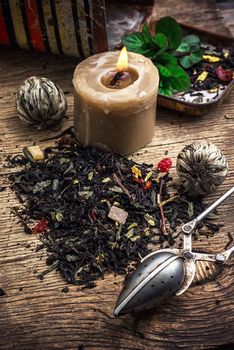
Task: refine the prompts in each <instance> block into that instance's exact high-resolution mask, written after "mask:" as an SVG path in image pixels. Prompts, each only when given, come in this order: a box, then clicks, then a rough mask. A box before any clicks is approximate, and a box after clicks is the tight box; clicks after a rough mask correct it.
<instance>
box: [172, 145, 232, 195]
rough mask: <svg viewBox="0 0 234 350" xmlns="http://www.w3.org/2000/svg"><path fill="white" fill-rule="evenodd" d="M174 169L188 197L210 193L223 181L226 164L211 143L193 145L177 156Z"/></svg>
mask: <svg viewBox="0 0 234 350" xmlns="http://www.w3.org/2000/svg"><path fill="white" fill-rule="evenodd" d="M176 169H177V172H178V175H179V177H180V180H181V182H182V186H183V188H184V190H185V191H186V192H188V193H189V194H190V195H193V196H197V195H205V194H208V193H211V192H212V191H214V190H215V189H216V187H217V186H219V185H221V184H222V182H223V181H224V179H225V177H226V175H227V170H228V164H227V160H226V158H225V156H224V155H223V153H222V152H221V151H220V150H219V148H218V147H217V146H215V145H214V144H212V143H193V144H190V145H187V146H185V147H184V148H183V149H182V151H181V152H180V153H179V154H178V157H177V163H176Z"/></svg>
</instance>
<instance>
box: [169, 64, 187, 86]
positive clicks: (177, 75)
mask: <svg viewBox="0 0 234 350" xmlns="http://www.w3.org/2000/svg"><path fill="white" fill-rule="evenodd" d="M166 68H167V69H168V70H169V71H170V72H171V76H170V77H168V78H167V79H168V82H169V83H170V85H171V87H172V88H173V90H175V91H185V90H187V89H188V88H189V87H190V79H189V76H188V74H187V73H186V72H185V71H184V70H183V68H181V67H179V66H177V67H176V66H171V65H167V67H166Z"/></svg>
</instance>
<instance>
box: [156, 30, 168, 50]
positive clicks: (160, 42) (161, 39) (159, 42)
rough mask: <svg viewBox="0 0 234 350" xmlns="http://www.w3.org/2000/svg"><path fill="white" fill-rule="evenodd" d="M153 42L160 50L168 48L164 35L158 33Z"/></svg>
mask: <svg viewBox="0 0 234 350" xmlns="http://www.w3.org/2000/svg"><path fill="white" fill-rule="evenodd" d="M152 41H153V42H154V43H155V44H156V45H157V46H159V47H160V48H166V47H167V46H168V40H167V37H166V35H164V34H162V33H158V34H156V35H155V36H154V37H152Z"/></svg>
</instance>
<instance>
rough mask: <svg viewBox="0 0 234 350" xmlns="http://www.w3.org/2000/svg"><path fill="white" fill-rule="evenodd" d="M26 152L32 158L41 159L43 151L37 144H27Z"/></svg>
mask: <svg viewBox="0 0 234 350" xmlns="http://www.w3.org/2000/svg"><path fill="white" fill-rule="evenodd" d="M27 150H28V152H29V153H30V155H31V156H32V158H33V160H43V159H44V153H43V151H42V150H41V149H40V147H39V146H29V147H27Z"/></svg>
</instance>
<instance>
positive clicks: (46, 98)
mask: <svg viewBox="0 0 234 350" xmlns="http://www.w3.org/2000/svg"><path fill="white" fill-rule="evenodd" d="M16 109H17V114H18V116H19V118H20V119H21V120H22V121H23V122H25V123H26V124H28V125H31V126H33V127H34V128H36V129H45V128H49V127H52V126H56V125H58V124H59V122H60V121H61V119H62V118H63V117H64V115H65V113H66V110H67V101H66V97H65V95H64V93H63V91H62V89H61V88H60V87H59V86H58V85H57V84H55V83H53V82H52V81H51V80H49V79H47V78H41V77H36V76H33V77H30V78H27V79H26V80H25V81H24V82H23V84H22V85H21V86H20V88H19V90H18V91H17V93H16Z"/></svg>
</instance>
